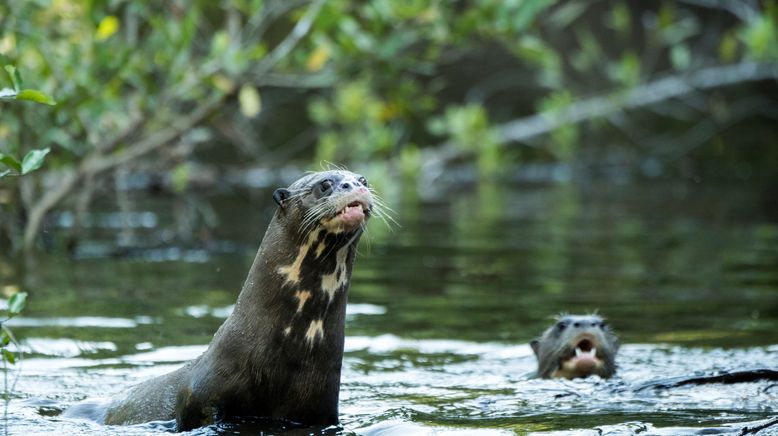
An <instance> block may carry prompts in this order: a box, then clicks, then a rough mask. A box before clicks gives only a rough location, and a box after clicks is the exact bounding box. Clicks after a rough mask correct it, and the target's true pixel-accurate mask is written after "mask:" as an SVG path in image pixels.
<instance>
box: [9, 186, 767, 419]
mask: <svg viewBox="0 0 778 436" xmlns="http://www.w3.org/2000/svg"><path fill="white" fill-rule="evenodd" d="M443 191H444V192H450V193H451V194H450V195H448V196H443V197H440V196H435V197H433V198H426V199H421V200H418V199H416V200H415V199H412V198H409V197H408V196H405V195H400V194H397V195H393V194H392V193H391V192H388V193H387V195H386V196H387V197H388V199H391V203H392V205H393V208H394V209H395V214H394V215H395V217H396V219H397V221H398V222H399V224H400V226H394V227H393V228H391V229H388V228H386V227H385V226H384V225H383V224H382V223H380V222H373V223H371V225H370V231H369V234H368V237H367V238H365V239H364V240H363V241H362V243H361V246H360V253H359V256H358V259H357V265H356V268H355V272H354V277H353V281H352V286H351V293H350V297H349V302H350V305H349V308H348V311H349V317H348V322H347V338H346V355H345V359H344V371H343V377H342V387H341V405H340V409H341V410H340V415H341V427H339V428H331V429H315V430H316V431H317V432H324V433H345V434H351V433H356V434H413V433H434V432H436V431H439V432H444V431H445V432H446V433H447V434H448V433H453V432H462V433H465V434H469V433H473V434H489V433H495V434H514V433H518V434H524V433H533V432H537V433H539V434H555V432H559V433H558V434H598V433H597V432H598V431H600V432H604V433H609V432H610V433H612V434H623V433H627V434H628V433H630V432H640V431H646V432H649V433H651V434H682V433H684V432H686V433H691V432H693V431H695V430H696V429H701V428H717V429H719V430H721V431H732V432H737V429H738V428H739V427H740V426H743V425H746V424H744V423H752V422H755V421H759V420H764V419H769V418H771V417H774V416H775V415H778V411H776V406H775V405H776V404H778V385H777V384H776V383H775V382H768V381H763V382H753V383H740V384H737V385H727V386H725V385H720V384H711V385H703V386H684V387H679V388H673V389H667V390H644V391H636V390H635V389H634V388H635V387H636V386H640V385H641V384H642V383H645V382H647V381H651V380H657V379H660V378H667V377H673V376H684V375H686V376H689V375H699V374H711V373H715V372H717V371H732V370H742V369H749V368H765V367H766V368H773V369H778V336H776V334H775V332H776V331H778V223H776V222H771V221H770V220H769V219H768V218H767V217H769V216H774V215H771V214H769V213H766V212H765V210H764V208H763V205H764V204H765V202H764V199H763V198H761V197H760V196H759V195H758V193H757V192H754V191H753V190H752V189H749V188H748V187H738V186H732V185H727V186H709V185H708V186H700V185H685V184H677V183H664V182H662V183H659V182H655V183H651V184H646V185H641V186H635V185H627V186H612V185H606V184H591V185H584V186H580V185H578V186H576V185H572V184H561V185H555V186H511V185H482V186H468V187H464V188H462V189H452V188H447V189H445V190H443ZM272 207H273V203H272V200H270V193H269V192H251V193H246V192H242V193H241V192H237V193H236V192H228V193H219V194H213V193H209V194H202V195H199V196H195V195H193V196H190V197H188V198H186V199H184V200H172V199H170V198H164V197H163V198H154V197H152V198H148V197H145V196H138V198H135V199H134V202H133V210H132V211H131V212H132V214H127V213H118V212H119V211H118V209H117V208H116V206H115V205H113V204H111V203H106V204H103V205H100V208H99V210H98V211H96V212H95V213H94V214H93V215H91V216H90V219H89V220H88V226H89V228H88V237H87V238H86V239H85V240H84V241H83V243H82V244H81V245H80V246H79V247H78V249H77V251H76V254H75V259H68V258H67V257H65V256H63V255H58V254H50V255H45V256H42V257H41V258H39V259H38V260H37V263H36V264H34V265H32V266H30V268H31V269H30V270H31V271H34V274H31V276H32V277H31V278H30V279H29V280H28V281H29V282H30V283H28V285H27V286H28V290H29V291H30V293H31V296H30V302H29V307H28V308H27V310H26V311H25V313H24V316H23V317H22V318H19V319H17V320H15V321H14V322H13V324H12V325H13V326H15V327H14V331H15V332H16V334H17V336H18V337H20V338H22V345H23V350H24V352H25V355H24V361H23V363H22V364H21V365H20V367H21V371H20V372H19V376H18V380H17V383H16V385H15V387H14V391H13V396H12V401H11V402H10V405H9V417H8V420H7V421H6V424H7V426H8V428H9V430H10V432H11V433H14V434H36V433H37V434H46V433H59V434H88V433H95V432H99V433H100V434H132V433H137V434H147V433H155V432H165V431H167V430H168V428H167V427H166V426H165V425H156V426H148V425H146V426H134V427H129V428H127V427H104V426H98V425H96V424H93V423H88V422H80V421H73V420H66V419H63V418H60V417H58V416H57V411H58V410H59V409H61V408H63V407H66V406H68V405H70V404H72V403H74V402H76V401H78V400H81V399H84V398H94V397H109V396H111V395H113V394H115V393H118V392H120V391H122V390H123V389H126V388H127V387H129V386H131V385H132V384H134V383H136V382H139V381H142V380H145V379H147V378H149V377H152V376H155V375H159V374H163V373H165V372H168V371H170V370H172V369H175V368H176V367H178V366H180V365H181V364H182V363H183V362H185V361H186V360H189V359H191V358H194V357H196V356H197V355H198V354H199V353H201V352H202V351H203V350H204V349H205V345H206V344H207V343H208V341H209V340H210V338H211V336H212V335H213V333H214V331H215V330H216V328H218V326H219V325H220V324H221V322H222V321H223V319H224V318H225V317H226V316H227V314H229V312H230V310H231V305H232V304H233V303H234V301H235V298H236V296H237V292H238V290H239V289H240V287H241V285H242V282H243V279H244V278H245V274H246V272H247V271H248V267H249V266H250V264H251V261H252V260H253V256H254V253H255V250H256V247H257V245H258V243H259V240H260V238H261V235H262V232H263V231H264V228H265V226H266V225H267V222H268V221H269V218H270V216H271V214H272ZM125 212H126V211H125ZM68 220H69V218H68V216H67V214H64V215H60V216H59V217H58V218H57V219H55V220H53V221H52V224H51V225H50V227H49V228H48V229H47V232H48V235H49V236H50V237H51V238H52V239H53V240H54V241H55V242H56V241H59V240H60V239H61V238H64V235H65V233H66V231H67V228H68V225H69V222H72V219H71V221H68ZM209 223H210V224H209ZM207 224H208V225H207ZM182 229H183V230H182ZM187 234H192V235H195V237H189V238H187V237H185V236H181V235H187ZM122 244H123V245H124V248H121V249H117V247H118V246H121V245H122ZM592 311H598V312H599V313H600V314H601V315H603V316H605V317H606V318H608V320H609V322H610V324H611V325H612V326H613V327H614V329H615V330H616V332H617V333H618V334H619V336H620V338H621V340H622V343H623V344H624V345H623V347H622V349H621V352H620V354H619V357H618V358H617V362H618V364H619V371H618V376H617V377H615V378H613V379H610V380H601V379H598V378H596V377H595V378H590V379H586V380H576V381H558V380H537V379H534V378H533V377H532V372H533V371H534V369H535V361H534V356H533V355H532V351H531V349H530V348H529V346H528V345H527V343H528V341H529V340H530V339H532V338H533V337H534V336H536V335H538V334H539V333H540V332H541V331H542V330H543V329H544V328H546V327H547V326H548V325H549V324H550V323H551V322H552V321H551V317H552V316H553V315H555V314H558V313H560V312H570V313H585V312H592ZM261 428H265V429H267V427H262V425H260V424H257V423H252V424H245V425H243V426H241V425H225V426H221V427H219V426H213V427H209V428H206V429H200V430H197V431H194V432H193V433H196V434H208V433H214V432H217V433H218V432H226V433H229V432H239V431H241V429H242V430H243V431H244V432H246V434H250V433H256V432H257V431H258V429H261ZM276 429H277V428H276Z"/></svg>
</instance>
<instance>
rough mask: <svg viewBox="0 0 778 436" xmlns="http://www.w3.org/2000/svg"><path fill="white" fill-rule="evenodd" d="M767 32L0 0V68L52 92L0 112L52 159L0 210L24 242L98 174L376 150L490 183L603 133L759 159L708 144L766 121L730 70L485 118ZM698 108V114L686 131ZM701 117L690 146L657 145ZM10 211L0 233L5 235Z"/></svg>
mask: <svg viewBox="0 0 778 436" xmlns="http://www.w3.org/2000/svg"><path fill="white" fill-rule="evenodd" d="M776 23H778V6H776V2H774V1H765V2H759V1H755V0H751V1H743V2H737V3H736V4H735V3H728V2H712V1H711V2H705V1H680V2H670V1H648V2H628V1H594V2H591V1H584V0H566V1H551V0H468V1H465V0H457V1H443V0H373V1H370V2H353V1H347V0H329V1H326V2H325V1H305V0H286V1H283V0H233V1H227V0H225V1H220V2H209V1H204V0H195V1H184V0H173V1H167V2H162V1H152V2H139V1H130V0H94V1H90V2H80V1H75V0H41V1H26V2H3V3H2V4H0V63H2V64H4V65H5V64H7V65H16V66H17V67H19V68H20V69H21V70H23V71H24V72H25V75H26V76H28V78H29V81H30V83H35V84H36V86H38V87H39V88H40V92H41V94H40V95H39V96H38V97H41V96H47V95H49V94H52V95H56V96H57V99H58V100H59V101H62V102H67V103H66V104H59V105H57V106H54V107H51V108H42V107H35V106H29V105H25V106H24V107H19V108H14V109H13V110H5V109H6V108H5V107H4V108H3V109H4V110H3V111H2V113H0V153H3V156H8V155H12V156H25V154H26V153H29V152H30V151H31V150H32V149H35V150H46V149H50V150H51V152H50V153H49V155H48V156H47V162H48V163H49V164H48V165H47V167H46V168H45V169H44V171H39V172H38V173H39V176H38V177H33V178H31V179H30V180H29V181H27V182H25V183H23V184H22V185H24V184H27V185H28V186H26V187H25V186H20V187H18V188H17V187H14V188H5V189H12V190H14V191H17V190H18V192H15V193H13V194H12V195H10V196H9V195H6V196H0V206H2V207H3V208H4V212H8V213H10V214H13V215H14V216H21V217H22V221H23V225H22V226H21V227H23V229H24V233H25V241H24V244H27V245H29V244H31V243H32V242H33V241H34V240H35V236H36V235H37V232H38V229H39V228H40V226H41V225H42V222H43V219H44V217H45V216H46V214H47V213H48V212H49V211H50V210H51V209H52V208H55V207H74V206H73V205H74V204H75V203H74V202H75V199H76V198H79V197H80V198H81V200H79V202H80V204H88V203H89V201H88V199H89V197H90V196H91V195H93V193H95V192H96V193H97V194H105V193H107V192H109V191H111V190H112V189H117V188H115V187H114V188H111V186H113V185H115V184H112V183H108V184H106V183H98V182H100V181H103V180H115V178H116V173H117V172H119V171H123V172H125V173H127V172H129V173H130V174H132V172H133V171H134V172H137V171H151V172H155V173H158V174H162V179H163V180H166V181H167V182H165V183H167V184H168V187H169V189H170V190H171V191H172V192H184V191H185V190H186V189H188V187H189V186H193V185H194V184H196V183H197V182H198V177H202V174H201V172H199V171H197V170H196V168H198V167H196V166H192V165H190V163H198V164H206V165H207V164H215V165H217V166H221V165H224V164H229V165H233V166H234V165H238V166H246V165H252V166H259V167H265V168H270V167H274V166H280V165H283V164H285V163H287V162H289V161H298V162H303V163H304V164H303V166H312V167H318V166H319V162H322V161H328V162H334V163H339V164H343V163H350V164H352V165H354V166H358V165H363V164H365V163H367V162H371V165H374V164H375V163H376V162H380V163H382V165H383V169H384V170H379V171H378V174H383V175H386V174H401V175H403V176H404V178H407V179H411V180H413V179H414V178H415V177H417V176H418V175H419V174H420V172H421V171H423V168H424V164H425V162H426V160H427V159H429V158H430V156H434V153H435V151H436V150H439V149H448V150H449V151H450V152H451V153H452V154H454V155H456V156H459V157H460V158H461V159H460V162H461V161H473V162H475V163H476V165H475V168H476V172H477V174H478V176H479V177H481V178H490V177H493V176H496V177H499V176H501V175H502V176H504V175H505V174H507V171H508V169H510V168H511V167H512V166H513V165H515V164H519V163H523V162H528V161H544V162H561V163H566V164H574V163H576V162H580V161H582V160H583V159H587V158H588V159H595V160H597V159H601V157H602V155H601V154H599V155H598V154H597V153H594V154H593V152H597V151H599V152H602V150H603V149H604V148H606V147H604V146H602V145H601V144H603V143H607V144H610V145H611V148H610V149H609V150H610V151H612V150H614V148H615V150H616V151H618V152H620V153H621V155H625V156H631V155H637V156H638V158H637V160H636V161H635V162H633V163H634V164H635V165H637V166H641V165H643V164H644V163H645V161H646V159H648V161H650V162H656V161H660V162H663V164H665V165H668V166H670V167H671V168H677V169H678V171H683V169H684V168H687V167H688V165H686V164H685V163H680V164H679V163H678V162H679V158H683V159H686V158H692V159H697V160H699V159H713V160H718V161H721V162H741V161H743V160H744V159H745V160H746V161H747V163H748V164H749V165H751V164H753V163H755V164H758V165H773V164H775V163H776V162H778V157H777V156H776V153H775V152H774V151H770V150H766V149H765V148H764V145H762V148H757V149H752V150H751V151H745V150H748V148H747V147H734V148H730V149H725V148H722V147H720V146H719V147H714V146H713V145H710V144H715V143H717V142H718V143H720V142H721V141H724V142H726V138H727V136H726V135H731V136H729V137H737V138H739V140H741V141H749V143H759V144H764V143H769V142H770V141H769V140H767V141H765V137H764V130H760V129H752V130H748V132H749V134H747V135H735V134H732V133H730V132H729V131H728V130H727V127H728V126H730V125H731V124H734V123H737V122H745V121H744V120H746V121H747V120H752V121H753V120H756V122H757V123H759V124H758V125H760V126H764V125H766V122H765V119H767V120H769V121H772V122H774V120H773V117H774V116H775V114H774V107H775V104H774V103H775V102H774V97H769V94H770V93H769V92H764V89H768V90H774V89H775V84H774V81H772V82H770V83H769V84H765V83H764V81H763V82H761V83H760V82H757V83H756V84H753V83H750V82H749V81H750V80H751V78H749V77H744V78H743V82H744V83H746V84H747V86H745V85H744V86H745V87H744V86H740V87H738V86H735V88H737V89H736V90H735V91H733V92H726V90H723V91H721V92H719V91H718V90H717V91H716V92H715V93H714V92H706V93H704V94H700V93H698V94H697V95H694V96H693V97H689V99H690V100H691V101H689V102H685V101H683V100H684V99H683V98H681V99H672V98H668V101H667V102H664V103H661V104H656V105H654V106H653V107H652V108H651V110H644V111H643V112H640V113H636V111H630V112H621V113H616V114H614V115H612V116H607V117H603V116H599V117H597V116H594V117H590V118H587V117H585V116H584V117H580V120H581V121H576V122H571V123H567V122H563V123H561V124H560V125H558V126H556V125H555V126H554V128H553V129H551V131H550V132H546V133H550V134H549V135H545V134H533V135H518V136H513V137H510V136H506V135H505V134H504V129H503V127H504V124H506V123H509V122H511V121H514V120H517V119H519V120H520V119H523V118H526V117H530V116H532V115H534V114H536V113H541V114H543V116H544V117H545V118H547V119H554V117H556V116H557V115H555V114H558V113H559V112H560V111H563V110H565V109H566V108H570V107H572V106H573V105H574V104H575V103H576V102H578V101H580V100H581V99H585V98H588V97H592V96H606V97H607V96H612V95H618V93H628V92H629V91H631V90H634V89H639V88H640V87H641V86H643V85H644V84H646V83H648V82H651V81H653V80H657V79H661V78H663V77H667V76H668V75H678V76H679V77H686V76H688V75H690V74H691V73H693V72H695V71H699V70H702V69H704V68H707V67H711V66H718V65H726V64H737V63H742V62H747V61H757V62H761V63H766V64H773V63H775V62H776V60H778V44H776V41H777V40H778V38H777V32H778V31H777V30H776V25H777V24H776ZM765 87H767V88H765ZM33 99H34V98H33ZM678 100H681V101H678ZM740 100H742V101H748V102H749V104H750V106H749V105H746V104H745V103H744V105H745V106H747V108H746V109H744V110H743V112H742V113H741V112H737V111H736V110H735V109H733V108H735V107H739V106H738V102H739V101H740ZM39 101H44V102H46V101H47V100H46V99H45V98H43V97H41V98H40V99H39ZM659 106H661V107H659ZM711 114H715V117H714V118H715V122H714V124H713V125H712V126H709V125H707V124H704V125H703V124H702V123H703V122H708V121H709V120H710V119H711ZM29 126H34V128H29ZM655 126H660V127H659V128H657V127H655ZM700 126H702V127H706V126H707V127H706V129H705V131H704V135H702V136H700V135H698V137H703V138H704V139H703V140H698V142H701V143H702V144H703V145H704V147H701V146H699V145H694V143H690V144H691V145H689V144H685V143H684V144H678V143H674V142H672V141H666V140H665V139H666V136H667V135H673V132H675V133H676V134H677V135H679V136H680V135H682V133H683V132H686V131H689V130H690V129H693V128H696V127H700ZM702 127H700V128H702ZM658 131H659V132H663V133H664V136H662V135H657V134H656V132H658ZM515 138H519V139H515ZM722 138H723V139H722ZM772 139H773V140H774V139H775V138H774V134H773V137H772ZM772 142H774V141H772ZM657 143H659V144H662V146H659V147H655V146H654V144H657ZM613 146H615V147H613ZM17 148H18V149H17ZM735 148H737V149H735ZM625 149H627V150H634V153H623V151H624V150H625ZM701 149H702V151H699V150H701ZM430 153H432V154H430ZM17 161H18V160H17ZM311 161H313V162H315V163H314V165H310V164H309V163H310V162H311ZM3 162H5V161H3ZM738 165H739V166H738V167H737V168H741V167H742V165H740V164H738ZM373 167H374V168H378V167H375V166H373ZM651 168H655V166H652V167H651ZM173 169H175V170H173ZM385 170H389V171H388V172H387V171H385ZM171 171H172V172H171ZM752 172H753V171H752ZM654 173H656V171H653V172H652V174H654ZM52 187H56V188H57V189H54V190H52V189H51V188H52ZM0 189H4V188H0ZM21 192H24V195H22V194H21ZM85 193H86V194H85ZM6 197H8V198H11V199H15V200H18V201H15V202H16V203H18V204H20V205H19V206H18V207H17V208H16V209H15V207H16V206H13V203H14V202H10V203H9V201H8V200H3V198H6ZM11 221H13V220H8V219H6V220H3V225H2V226H3V227H5V228H4V229H3V230H0V241H2V240H10V241H11V242H10V244H9V243H8V242H6V243H5V244H6V245H10V246H12V247H19V246H20V245H21V244H22V243H21V242H19V241H18V239H19V236H18V235H19V233H20V230H19V229H18V228H14V225H13V224H8V223H9V222H11Z"/></svg>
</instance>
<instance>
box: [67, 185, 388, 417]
mask: <svg viewBox="0 0 778 436" xmlns="http://www.w3.org/2000/svg"><path fill="white" fill-rule="evenodd" d="M273 198H274V200H275V201H276V203H278V206H279V208H278V209H277V211H276V213H275V215H274V216H273V219H272V221H271V222H270V225H269V226H268V228H267V232H266V233H265V236H264V238H263V239H262V243H261V245H260V247H259V250H258V252H257V255H256V257H255V259H254V263H253V264H252V266H251V270H250V271H249V273H248V277H247V278H246V281H245V283H244V285H243V289H242V290H241V292H240V295H239V296H238V301H237V303H236V304H235V309H234V311H233V312H232V314H231V315H230V316H229V317H228V318H227V320H225V322H224V324H222V326H221V327H219V329H218V331H217V332H216V334H215V335H214V337H213V340H212V341H211V343H210V345H209V346H208V349H207V350H206V351H205V352H204V353H203V354H202V355H201V356H200V357H198V358H197V359H195V360H193V361H191V362H189V363H188V364H187V365H185V366H184V367H182V368H180V369H178V370H176V371H173V372H171V373H169V374H166V375H162V376H159V377H156V378H154V379H151V380H148V381H146V382H144V383H141V384H140V385H138V386H136V387H134V388H133V389H131V390H130V391H129V392H127V393H126V394H124V395H123V396H121V397H120V398H116V399H114V400H112V401H111V403H110V404H109V405H108V406H107V407H95V406H94V405H91V406H89V405H83V406H82V407H81V410H80V411H79V405H76V406H74V408H71V409H72V410H73V411H72V412H71V411H70V410H69V411H68V412H66V416H67V415H69V416H79V415H81V416H83V415H91V416H90V417H92V418H95V419H98V420H102V421H103V422H104V423H106V424H115V425H124V424H135V423H142V422H148V421H157V420H171V419H175V420H176V424H177V428H178V430H179V431H183V430H189V429H193V428H196V427H200V426H203V425H208V424H211V423H213V422H218V421H221V420H226V419H229V418H231V417H238V416H254V417H263V418H271V419H283V420H287V421H291V422H296V423H301V424H304V425H332V424H336V423H337V422H338V395H339V390H340V372H341V364H342V361H343V341H344V327H345V315H346V299H347V294H348V289H349V283H350V280H351V272H352V268H353V265H354V258H355V254H356V246H357V242H358V240H359V238H360V236H361V235H362V232H363V230H364V226H365V225H366V223H367V220H368V219H369V218H370V216H371V214H374V213H376V212H377V211H376V210H374V204H375V200H374V198H373V196H372V195H371V192H370V189H369V188H368V187H367V180H365V178H364V177H362V176H360V175H358V174H354V173H351V172H349V171H342V170H337V171H325V172H318V173H312V174H308V175H306V176H304V177H302V178H300V179H299V180H297V181H295V182H294V183H292V184H291V185H290V186H289V188H288V189H277V190H276V191H275V193H274V194H273Z"/></svg>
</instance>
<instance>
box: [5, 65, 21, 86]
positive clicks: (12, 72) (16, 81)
mask: <svg viewBox="0 0 778 436" xmlns="http://www.w3.org/2000/svg"><path fill="white" fill-rule="evenodd" d="M5 71H7V72H8V75H9V76H11V83H12V84H13V86H14V90H16V92H19V90H20V89H22V75H21V74H19V70H17V69H16V67H14V66H13V65H6V66H5Z"/></svg>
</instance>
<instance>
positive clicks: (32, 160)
mask: <svg viewBox="0 0 778 436" xmlns="http://www.w3.org/2000/svg"><path fill="white" fill-rule="evenodd" d="M49 151H51V149H50V148H48V147H47V148H42V149H39V150H30V152H29V153H27V154H26V155H25V156H24V159H22V168H21V173H22V174H27V173H29V172H31V171H35V170H37V169H38V168H40V167H41V165H43V159H45V158H46V155H47V154H49ZM17 295H18V294H17Z"/></svg>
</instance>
